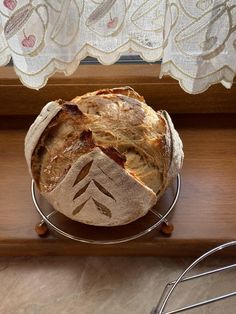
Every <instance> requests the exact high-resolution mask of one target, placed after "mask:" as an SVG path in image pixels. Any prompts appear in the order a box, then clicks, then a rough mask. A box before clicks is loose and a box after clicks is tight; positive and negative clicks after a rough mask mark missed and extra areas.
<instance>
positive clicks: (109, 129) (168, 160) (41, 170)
mask: <svg viewBox="0 0 236 314" xmlns="http://www.w3.org/2000/svg"><path fill="white" fill-rule="evenodd" d="M84 132H85V133H84ZM110 148H112V149H110ZM94 151H96V152H97V155H93V152H94ZM98 152H99V154H100V155H99V156H100V157H99V158H98ZM90 154H92V155H91V156H94V158H95V159H96V158H98V159H100V160H102V161H103V163H105V162H106V163H107V162H108V160H111V162H112V163H113V166H114V161H115V164H116V167H118V168H117V169H118V171H116V172H115V174H114V176H115V178H113V180H114V181H116V180H117V177H119V176H122V175H124V173H125V174H126V179H127V182H133V184H129V191H132V186H133V191H134V190H135V188H134V187H135V186H137V183H138V185H139V187H141V190H142V191H143V194H144V195H146V196H148V197H149V201H148V199H146V205H145V204H143V203H140V199H139V197H138V199H139V204H142V205H140V206H137V205H138V202H134V203H135V204H136V209H135V206H134V203H132V202H127V199H126V198H124V199H126V201H125V200H123V203H121V202H120V203H119V206H117V204H118V203H114V202H113V203H112V204H110V203H109V204H110V205H109V206H110V207H109V210H110V211H111V213H112V215H111V217H108V216H106V215H105V214H102V212H103V210H100V211H99V210H97V212H96V208H97V209H98V207H99V206H100V207H101V202H99V204H100V205H98V203H97V204H96V202H94V201H93V199H94V197H92V194H93V193H95V195H96V197H98V195H99V191H96V189H95V190H93V189H91V186H93V187H94V183H93V182H92V183H90V185H89V186H87V187H86V190H84V191H83V190H82V192H83V193H82V194H83V195H80V197H78V199H77V200H76V202H78V201H79V202H80V201H81V200H82V199H83V197H85V196H84V195H86V193H88V192H89V191H90V192H89V193H90V196H91V197H90V199H89V201H88V202H87V203H86V206H84V208H83V210H81V212H80V213H77V214H76V215H73V214H72V212H71V210H72V208H73V206H74V204H75V201H74V200H73V199H71V200H69V199H68V198H67V201H66V202H65V201H63V198H62V199H61V200H60V201H58V200H59V199H60V197H61V196H60V195H61V194H60V193H61V191H60V193H58V192H57V191H58V190H59V189H60V188H59V187H61V186H63V191H65V190H66V187H67V192H66V193H65V192H64V195H71V193H69V191H70V188H71V181H68V180H69V178H70V177H71V176H72V174H71V171H72V169H75V168H74V165H75V164H76V165H77V168H76V169H79V165H80V166H81V165H82V161H83V160H85V158H86V156H90ZM25 155H26V160H27V164H28V167H29V170H30V172H31V175H32V177H33V178H34V180H35V182H36V184H37V186H38V188H39V190H40V192H41V193H42V194H43V195H44V196H45V198H46V199H48V201H49V202H50V203H51V204H52V205H53V206H54V207H55V209H57V210H58V211H60V212H62V213H63V214H65V215H66V216H67V217H69V218H71V219H74V220H77V221H81V222H84V223H88V224H93V225H105V226H109V225H110V226H111V225H122V224H126V223H128V222H130V221H133V220H135V219H138V218H140V217H142V216H143V215H145V214H146V213H147V212H148V210H149V209H150V208H151V207H152V206H153V205H154V204H155V203H156V201H157V200H158V199H159V198H160V196H161V195H162V194H163V192H164V191H165V189H166V187H167V186H168V185H169V183H170V182H171V180H172V179H173V178H174V177H175V176H176V175H177V173H178V172H179V170H180V168H181V167H182V161H183V150H182V142H181V140H180V138H179V136H178V133H177V132H176V130H175V129H174V126H173V124H172V121H171V119H170V117H169V115H168V113H167V112H165V111H158V112H155V111H153V110H152V109H151V108H150V107H149V106H147V105H146V104H145V102H144V99H143V97H142V96H140V95H139V94H138V93H136V92H135V91H134V90H133V89H132V88H130V87H124V88H115V89H104V90H99V91H96V92H92V93H87V94H85V95H83V96H78V97H76V98H74V99H73V100H72V101H71V102H69V103H68V102H63V101H56V102H51V103H49V104H48V105H47V106H46V107H45V108H44V109H43V110H42V112H41V114H40V116H39V117H38V118H37V119H36V120H35V122H34V124H33V125H32V126H31V128H30V129H29V132H28V134H27V136H26V140H25ZM101 155H102V156H103V158H101ZM122 160H123V161H122ZM119 161H122V162H121V163H120V164H119ZM121 166H123V168H124V169H123V168H122V167H121ZM78 171H79V170H78ZM91 171H92V169H91ZM72 172H73V175H74V176H75V175H76V174H75V173H74V170H73V171H72ZM89 175H90V174H89ZM93 176H94V178H95V176H97V177H99V175H98V173H96V174H95V173H94V174H93ZM86 180H87V179H86ZM86 180H85V181H86ZM98 184H100V183H98ZM100 187H101V184H100ZM102 187H103V188H104V183H103V184H102ZM72 190H73V191H74V189H72ZM105 190H106V191H107V189H105ZM103 191H104V190H103ZM108 191H109V189H108ZM100 192H101V191H100ZM139 193H140V192H139ZM115 194H116V195H120V189H119V188H118V187H117V189H116V193H115ZM140 195H142V193H140ZM96 197H95V201H96ZM135 198H137V195H134V199H135ZM144 199H145V198H144ZM104 201H105V199H104ZM80 205H81V204H80ZM80 205H78V206H80ZM103 205H104V204H103ZM104 206H105V205H104ZM105 207H106V208H108V207H107V206H105ZM118 207H119V208H126V210H127V212H125V210H119V208H118ZM66 208H67V210H66ZM68 208H69V209H70V213H69V212H68ZM89 208H90V209H89ZM103 209H104V208H103ZM138 209H139V210H138ZM95 212H96V213H97V215H95ZM105 212H106V210H105ZM115 213H119V214H118V216H116V215H115ZM84 215H85V216H86V218H84ZM104 216H106V217H104ZM129 216H130V218H128V217H129ZM82 217H83V218H82ZM115 217H116V218H115Z"/></svg>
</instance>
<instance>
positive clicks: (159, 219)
mask: <svg viewBox="0 0 236 314" xmlns="http://www.w3.org/2000/svg"><path fill="white" fill-rule="evenodd" d="M180 189H181V178H180V175H178V176H177V178H176V187H175V193H174V196H173V200H172V201H171V203H170V205H169V207H168V208H167V209H166V210H165V211H164V213H160V212H158V211H157V210H155V209H152V210H150V213H149V214H151V215H152V216H153V219H152V221H151V224H149V225H144V226H145V227H144V228H143V230H139V231H137V233H135V234H133V235H128V236H125V237H119V238H117V239H101V240H96V239H94V238H90V237H89V236H87V237H84V236H78V235H75V234H72V233H71V232H68V231H66V230H64V227H65V226H64V224H63V223H60V222H59V223H58V222H56V221H55V219H54V218H55V216H58V215H61V214H60V213H59V212H58V211H56V210H54V209H53V208H51V209H50V211H49V212H48V213H46V211H45V208H44V207H43V206H41V205H40V203H39V198H38V195H37V192H36V187H35V183H34V181H32V184H31V195H32V200H33V203H34V205H35V208H36V210H37V211H38V213H39V215H40V216H41V218H42V220H41V222H40V224H43V223H46V224H47V226H49V228H51V229H53V230H54V231H56V233H58V234H59V235H62V236H63V237H65V238H68V239H71V240H74V241H79V242H83V243H90V244H103V245H111V244H119V243H123V242H128V241H131V240H134V239H137V238H139V237H142V236H144V235H147V234H148V233H150V232H151V231H153V230H155V229H157V228H158V227H160V226H161V225H162V224H163V223H165V224H166V225H167V226H168V225H169V222H168V220H167V217H168V216H169V215H170V214H171V213H172V211H173V209H174V207H175V205H176V202H177V200H178V198H179V194H180ZM53 219H54V220H53ZM64 219H66V218H65V217H64ZM142 219H143V218H141V219H140V225H143V223H142V221H143V220H142ZM68 220H69V219H68ZM76 223H77V222H76ZM77 224H78V226H81V227H82V228H94V227H89V226H87V227H86V226H85V227H84V226H82V225H81V224H80V223H77ZM97 228H101V227H97ZM114 228H118V227H113V229H114ZM121 228H122V227H121ZM90 230H92V229H90ZM99 230H102V229H99ZM123 230H124V229H122V232H121V234H124V233H123ZM88 231H89V229H88ZM88 234H89V232H87V235H88ZM107 234H109V233H107Z"/></svg>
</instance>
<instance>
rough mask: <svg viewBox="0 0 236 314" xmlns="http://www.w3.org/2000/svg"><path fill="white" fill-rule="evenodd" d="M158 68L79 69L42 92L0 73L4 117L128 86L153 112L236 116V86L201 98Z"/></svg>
mask: <svg viewBox="0 0 236 314" xmlns="http://www.w3.org/2000/svg"><path fill="white" fill-rule="evenodd" d="M159 73H160V65H159V64H132V65H127V64H115V65H110V66H101V65H80V66H79V67H78V70H77V71H75V73H74V74H73V75H71V76H69V77H66V76H65V75H64V74H62V73H57V74H55V75H54V76H53V77H52V78H50V79H49V81H48V84H47V85H46V86H45V87H44V88H42V89H40V90H39V91H36V90H32V89H29V88H26V87H24V86H23V85H22V84H21V82H20V81H19V79H18V77H17V76H16V74H15V72H14V69H13V68H12V67H5V68H1V69H0V95H1V106H0V116H1V115H36V114H38V113H39V112H40V110H41V108H42V107H43V106H44V105H45V104H46V103H47V102H49V101H51V100H55V99H58V98H61V99H65V100H70V99H72V98H74V97H75V96H77V95H82V94H84V93H86V92H88V91H94V90H97V89H100V88H108V87H109V88H111V87H116V86H125V85H129V86H131V87H133V88H134V89H135V90H136V91H137V92H139V93H140V94H141V95H143V96H144V97H145V99H146V102H147V103H148V104H149V105H151V106H152V107H153V108H154V109H156V110H157V109H165V110H167V111H169V112H170V113H236V100H235V99H236V83H235V82H234V84H233V87H232V88H231V90H230V91H229V90H227V89H226V88H224V87H223V86H222V85H221V84H216V85H214V86H212V87H210V88H209V90H208V91H206V92H205V93H202V94H198V95H190V94H187V93H186V92H184V91H183V90H182V89H181V87H180V86H179V83H178V82H177V81H176V80H174V79H172V78H170V77H169V76H166V77H164V78H162V79H161V80H160V79H159Z"/></svg>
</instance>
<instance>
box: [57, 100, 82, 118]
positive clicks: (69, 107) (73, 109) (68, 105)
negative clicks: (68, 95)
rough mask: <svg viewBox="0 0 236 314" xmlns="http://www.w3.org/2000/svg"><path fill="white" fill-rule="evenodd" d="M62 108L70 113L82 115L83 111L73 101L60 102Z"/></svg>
mask: <svg viewBox="0 0 236 314" xmlns="http://www.w3.org/2000/svg"><path fill="white" fill-rule="evenodd" d="M62 110H64V111H66V112H68V113H69V114H71V115H76V116H77V115H79V116H83V115H84V114H83V112H82V111H81V110H80V109H79V107H78V106H77V105H75V104H74V103H73V102H64V103H63V104H62Z"/></svg>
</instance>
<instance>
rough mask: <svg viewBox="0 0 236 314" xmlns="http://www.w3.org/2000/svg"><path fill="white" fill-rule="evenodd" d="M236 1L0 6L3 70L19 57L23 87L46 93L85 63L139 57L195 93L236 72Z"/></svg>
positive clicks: (75, 0) (12, 1)
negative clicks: (57, 77) (50, 83)
mask: <svg viewBox="0 0 236 314" xmlns="http://www.w3.org/2000/svg"><path fill="white" fill-rule="evenodd" d="M235 30H236V0H225V1H224V0H192V1H190V0H145V1H143V0H86V1H85V0H44V1H43V0H0V34H1V35H0V65H5V64H7V63H8V62H9V60H10V58H12V60H13V63H14V67H15V70H16V73H17V74H18V76H19V78H20V79H21V81H22V83H23V84H25V85H26V86H28V87H31V88H36V89H38V88H41V87H43V86H44V85H45V84H46V82H47V79H48V77H50V76H51V75H52V74H53V73H55V72H56V71H63V72H64V73H65V74H66V75H70V74H72V73H73V72H74V71H75V70H76V68H77V67H78V65H79V63H80V61H81V59H83V58H85V57H86V56H94V57H96V58H98V60H99V61H100V62H101V63H103V64H112V63H114V62H116V61H117V59H118V58H119V57H120V55H121V54H124V53H127V52H133V53H136V54H139V55H140V56H141V57H142V58H143V59H144V60H146V61H149V62H150V61H157V60H160V59H162V67H161V76H163V75H165V74H168V75H171V76H173V77H174V78H176V79H177V80H178V81H179V83H180V85H181V87H182V88H183V89H184V90H185V91H187V92H189V93H200V92H203V91H205V90H206V89H207V88H208V87H209V86H210V85H212V84H215V83H219V82H221V83H222V84H223V85H224V86H225V87H227V88H230V87H231V85H232V81H233V78H234V75H235V72H236V32H235Z"/></svg>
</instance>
